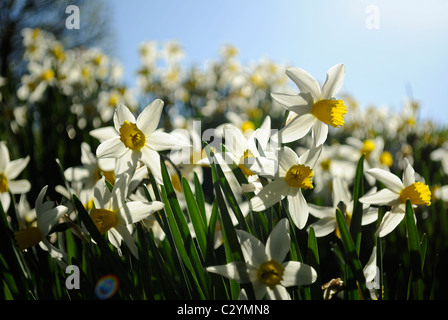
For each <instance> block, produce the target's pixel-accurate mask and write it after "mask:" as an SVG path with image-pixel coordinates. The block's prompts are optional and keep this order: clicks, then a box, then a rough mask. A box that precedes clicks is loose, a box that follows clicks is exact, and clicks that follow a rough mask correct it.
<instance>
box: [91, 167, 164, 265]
mask: <svg viewBox="0 0 448 320" xmlns="http://www.w3.org/2000/svg"><path fill="white" fill-rule="evenodd" d="M128 180H129V179H128V175H127V174H123V175H120V176H119V177H117V180H116V181H115V184H114V186H113V188H112V190H110V189H109V187H108V186H107V184H106V181H105V178H104V177H102V178H101V179H100V180H99V181H98V182H97V184H96V185H95V189H94V204H95V207H94V208H93V209H92V210H91V211H90V218H91V219H92V221H93V223H94V224H95V226H96V227H97V228H98V230H99V232H100V233H101V234H106V233H107V235H108V239H109V241H110V243H111V244H112V245H113V246H115V247H116V248H117V249H118V250H119V252H121V251H120V246H121V242H122V241H124V243H125V244H126V246H127V247H128V248H129V250H130V251H131V253H132V254H133V255H134V256H135V257H137V258H138V250H137V245H136V244H135V242H134V239H133V237H132V235H131V232H130V231H129V229H128V227H130V226H132V224H134V223H136V222H138V221H141V220H142V219H146V218H148V217H149V216H150V215H151V214H153V213H154V212H156V211H158V210H161V209H162V208H163V207H164V204H163V202H160V201H153V202H142V201H128V202H126V200H125V199H126V194H127V189H128Z"/></svg>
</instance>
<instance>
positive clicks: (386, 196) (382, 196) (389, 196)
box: [359, 189, 399, 206]
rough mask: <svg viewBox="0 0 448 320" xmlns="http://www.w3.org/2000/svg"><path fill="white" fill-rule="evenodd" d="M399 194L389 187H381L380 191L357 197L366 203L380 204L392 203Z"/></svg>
mask: <svg viewBox="0 0 448 320" xmlns="http://www.w3.org/2000/svg"><path fill="white" fill-rule="evenodd" d="M398 197H399V195H398V194H397V193H395V192H393V191H391V190H389V189H381V190H380V191H378V192H376V193H374V194H371V195H366V196H363V197H361V198H359V201H361V202H362V203H367V204H375V205H380V206H387V205H392V204H393V203H394V202H396V201H397V200H398Z"/></svg>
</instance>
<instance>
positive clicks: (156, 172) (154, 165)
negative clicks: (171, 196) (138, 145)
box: [140, 147, 163, 184]
mask: <svg viewBox="0 0 448 320" xmlns="http://www.w3.org/2000/svg"><path fill="white" fill-rule="evenodd" d="M140 151H141V152H142V157H141V159H140V160H141V161H142V162H143V163H144V164H145V165H146V166H147V167H148V168H149V170H151V174H152V175H153V176H154V178H155V179H156V181H157V182H158V183H160V184H163V179H162V168H161V166H160V155H159V154H158V152H157V151H154V150H151V149H150V148H147V147H144V148H142V149H141V150H140Z"/></svg>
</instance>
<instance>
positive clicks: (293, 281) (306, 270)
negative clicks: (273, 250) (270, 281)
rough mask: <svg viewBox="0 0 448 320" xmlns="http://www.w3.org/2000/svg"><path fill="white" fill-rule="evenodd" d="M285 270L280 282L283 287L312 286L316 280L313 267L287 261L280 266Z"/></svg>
mask: <svg viewBox="0 0 448 320" xmlns="http://www.w3.org/2000/svg"><path fill="white" fill-rule="evenodd" d="M282 266H283V268H285V270H284V273H283V279H282V281H281V282H280V283H281V284H282V285H283V286H285V287H291V286H300V285H308V284H312V283H313V282H314V281H316V279H317V272H316V270H314V268H313V267H311V266H309V265H307V264H304V263H301V262H298V261H288V262H285V263H283V264H282Z"/></svg>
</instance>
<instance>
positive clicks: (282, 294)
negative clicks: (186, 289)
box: [207, 219, 317, 300]
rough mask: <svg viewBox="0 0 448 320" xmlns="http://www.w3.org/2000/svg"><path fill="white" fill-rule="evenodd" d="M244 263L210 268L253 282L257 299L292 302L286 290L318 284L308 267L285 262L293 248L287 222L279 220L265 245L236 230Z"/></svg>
mask: <svg viewBox="0 0 448 320" xmlns="http://www.w3.org/2000/svg"><path fill="white" fill-rule="evenodd" d="M236 232H237V236H238V240H239V242H240V245H241V250H242V252H243V256H244V262H242V261H235V262H231V263H228V264H226V265H218V266H211V267H208V268H207V271H208V272H213V273H217V274H220V275H222V276H224V277H227V278H230V279H233V280H235V281H236V282H238V283H249V282H251V283H252V286H253V289H254V293H255V298H256V299H257V300H261V299H263V298H264V296H265V295H266V294H267V296H268V298H269V299H272V300H276V299H282V300H290V299H291V296H290V295H289V293H288V291H287V289H286V287H291V286H297V285H308V284H311V283H313V282H314V281H316V278H317V273H316V271H315V270H314V269H313V268H312V267H311V266H309V265H306V264H304V263H301V262H297V261H287V262H283V260H284V259H285V257H286V255H287V254H288V251H289V249H290V245H291V237H290V235H289V221H288V219H282V220H280V221H279V222H278V223H277V225H276V227H275V228H274V229H273V230H272V232H271V234H270V235H269V238H268V240H267V242H266V246H264V245H263V243H262V242H261V241H260V240H258V239H257V238H255V237H254V236H253V235H251V234H249V233H247V232H245V231H243V230H237V231H236Z"/></svg>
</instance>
